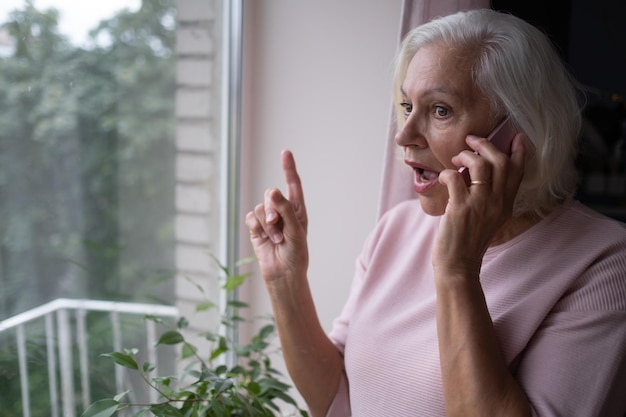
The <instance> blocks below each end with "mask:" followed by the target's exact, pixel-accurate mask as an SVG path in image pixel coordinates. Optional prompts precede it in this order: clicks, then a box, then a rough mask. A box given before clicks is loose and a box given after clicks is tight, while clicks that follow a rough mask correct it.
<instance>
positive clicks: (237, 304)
mask: <svg viewBox="0 0 626 417" xmlns="http://www.w3.org/2000/svg"><path fill="white" fill-rule="evenodd" d="M226 304H227V305H228V306H229V307H233V308H247V307H250V304H248V303H244V302H243V301H238V300H231V301H228V302H227V303H226Z"/></svg>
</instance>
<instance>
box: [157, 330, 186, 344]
mask: <svg viewBox="0 0 626 417" xmlns="http://www.w3.org/2000/svg"><path fill="white" fill-rule="evenodd" d="M184 341H185V338H184V337H183V335H182V334H180V333H178V332H177V331H174V330H170V331H169V332H165V333H163V334H162V335H161V337H160V338H159V341H158V342H157V343H156V346H159V345H177V344H179V343H182V342H184Z"/></svg>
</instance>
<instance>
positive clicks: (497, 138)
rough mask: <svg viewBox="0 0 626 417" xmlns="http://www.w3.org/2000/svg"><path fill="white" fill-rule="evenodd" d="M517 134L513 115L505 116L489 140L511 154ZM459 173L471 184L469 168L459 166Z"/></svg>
mask: <svg viewBox="0 0 626 417" xmlns="http://www.w3.org/2000/svg"><path fill="white" fill-rule="evenodd" d="M516 134H517V131H516V130H515V127H514V126H513V123H512V122H511V116H507V117H505V118H504V119H503V120H502V121H501V122H500V123H498V125H497V126H496V127H495V128H494V129H493V130H492V131H491V133H490V134H489V136H487V140H488V141H489V142H491V143H493V144H494V146H495V147H496V148H498V149H499V150H500V151H501V152H503V153H505V154H507V155H509V156H510V155H511V142H513V138H514V137H515V135H516ZM459 173H460V174H461V175H463V179H464V180H465V184H467V186H468V187H469V186H470V183H471V179H470V176H469V169H467V167H461V168H459Z"/></svg>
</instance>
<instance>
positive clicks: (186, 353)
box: [182, 343, 198, 359]
mask: <svg viewBox="0 0 626 417" xmlns="http://www.w3.org/2000/svg"><path fill="white" fill-rule="evenodd" d="M197 351H198V348H197V347H195V346H194V345H192V344H189V343H185V344H184V345H183V351H182V358H183V359H187V358H190V357H192V356H194V355H195V354H196V352H197Z"/></svg>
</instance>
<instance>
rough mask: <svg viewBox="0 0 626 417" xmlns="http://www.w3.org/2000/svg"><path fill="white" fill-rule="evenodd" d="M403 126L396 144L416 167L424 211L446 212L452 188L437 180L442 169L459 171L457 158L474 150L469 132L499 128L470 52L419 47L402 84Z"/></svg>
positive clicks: (416, 185) (415, 186) (415, 184)
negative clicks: (477, 81) (473, 70)
mask: <svg viewBox="0 0 626 417" xmlns="http://www.w3.org/2000/svg"><path fill="white" fill-rule="evenodd" d="M401 90H402V91H401V97H402V107H403V109H404V110H403V115H402V114H401V115H399V117H404V124H403V126H402V127H401V128H400V130H399V131H398V133H397V134H396V137H395V140H396V143H397V144H398V145H400V146H402V147H403V149H404V159H405V162H406V163H407V165H409V166H411V167H412V168H413V169H414V179H413V189H414V190H415V192H417V193H418V195H419V199H420V203H421V205H422V208H423V209H424V211H425V212H426V213H428V214H431V215H441V214H443V213H444V210H445V208H446V205H447V202H448V189H447V188H446V187H445V186H444V185H442V184H440V183H439V181H438V177H439V173H440V172H441V171H443V170H444V169H448V168H450V169H455V170H456V169H458V168H459V167H457V166H455V165H454V164H452V162H451V159H452V157H453V156H455V155H457V154H459V153H460V152H461V151H463V150H466V149H470V148H469V146H467V144H466V142H465V138H466V137H467V135H469V134H473V135H477V136H482V137H486V136H487V135H488V134H489V132H490V131H491V130H492V129H493V128H494V127H495V126H496V124H497V121H498V120H497V118H495V117H494V115H492V114H491V108H490V104H489V102H488V100H487V99H486V98H485V97H484V96H483V95H481V94H480V93H479V92H478V90H477V88H476V87H475V86H474V84H473V83H472V79H471V74H470V60H469V55H468V54H467V53H465V54H464V53H463V51H460V52H459V51H458V50H455V49H451V48H447V47H445V46H441V45H431V46H427V47H423V48H421V49H419V50H418V52H417V53H416V54H415V56H414V57H413V59H412V60H411V62H410V64H409V66H408V69H407V73H406V77H405V79H404V82H403V83H402V88H401Z"/></svg>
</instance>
